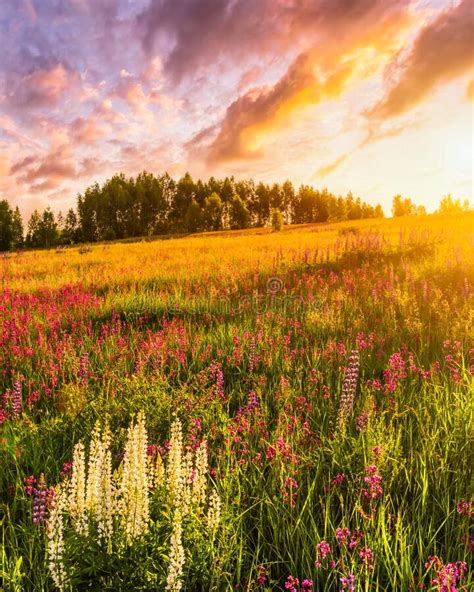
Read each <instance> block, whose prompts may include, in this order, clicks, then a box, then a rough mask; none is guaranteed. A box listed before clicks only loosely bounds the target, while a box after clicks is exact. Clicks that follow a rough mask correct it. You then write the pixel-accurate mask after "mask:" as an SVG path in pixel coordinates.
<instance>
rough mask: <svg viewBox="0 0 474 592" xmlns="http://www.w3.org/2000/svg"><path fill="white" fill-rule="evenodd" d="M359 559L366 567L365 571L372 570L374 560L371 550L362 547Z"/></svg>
mask: <svg viewBox="0 0 474 592" xmlns="http://www.w3.org/2000/svg"><path fill="white" fill-rule="evenodd" d="M359 557H360V559H361V560H362V562H363V564H364V565H365V566H366V567H367V569H369V570H373V569H374V566H373V563H372V562H373V560H374V553H373V551H372V549H370V548H369V547H364V548H363V549H361V550H360V551H359Z"/></svg>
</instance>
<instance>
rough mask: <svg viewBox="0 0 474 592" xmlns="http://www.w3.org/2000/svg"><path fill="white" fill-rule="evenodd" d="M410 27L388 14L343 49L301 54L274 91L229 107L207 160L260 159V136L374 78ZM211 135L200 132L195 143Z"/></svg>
mask: <svg viewBox="0 0 474 592" xmlns="http://www.w3.org/2000/svg"><path fill="white" fill-rule="evenodd" d="M409 23H410V18H409V15H408V13H406V12H404V11H401V12H398V13H390V14H389V15H388V16H387V17H386V18H382V19H381V20H380V21H379V22H376V23H373V25H372V27H367V26H366V28H365V29H364V30H362V29H360V30H359V29H358V30H357V32H356V31H353V32H352V35H348V36H347V46H343V45H342V46H341V45H340V44H337V43H335V44H334V46H330V47H329V48H323V47H321V46H316V47H314V48H312V49H311V50H309V51H307V52H303V53H301V54H300V55H299V56H298V57H297V58H296V59H295V60H294V61H293V63H292V64H291V65H290V67H289V68H288V70H287V72H286V74H285V75H284V76H283V77H282V78H281V79H280V80H279V81H278V82H277V83H276V84H275V85H274V86H273V87H271V88H269V89H268V88H266V89H253V90H251V91H248V92H247V93H245V94H244V95H243V96H241V97H239V98H238V99H237V100H235V101H234V102H233V103H232V104H231V105H230V106H229V107H228V109H227V112H226V114H225V116H224V118H223V120H222V122H221V123H220V125H219V126H218V128H217V135H216V136H215V138H214V140H213V141H212V142H211V144H210V145H209V146H208V162H209V163H217V162H223V161H228V160H233V159H242V158H252V157H258V156H260V155H261V150H260V146H259V140H260V138H261V137H262V136H265V135H266V134H267V133H268V132H270V131H272V130H274V129H278V128H279V127H281V126H282V125H285V124H286V123H287V122H288V121H289V120H290V118H291V116H292V115H293V114H295V113H297V112H300V111H301V110H303V109H304V108H306V107H308V106H311V105H316V104H318V103H321V102H323V101H327V100H330V99H334V98H337V97H339V96H340V95H341V94H342V93H343V92H344V91H345V90H346V89H347V88H348V86H349V84H350V83H351V82H353V81H356V80H363V79H365V78H367V77H369V76H371V75H372V74H374V73H375V72H376V71H377V70H378V69H379V68H380V67H381V64H382V63H383V62H384V61H386V59H387V57H390V56H392V55H393V54H394V53H395V52H396V51H397V50H398V49H399V46H400V43H401V39H402V37H403V34H404V31H405V29H406V28H407V26H408V24H409ZM209 133H210V130H205V131H204V135H203V132H200V134H198V135H196V136H195V140H196V142H197V141H199V140H202V139H203V138H205V137H207V136H209ZM191 145H192V142H191Z"/></svg>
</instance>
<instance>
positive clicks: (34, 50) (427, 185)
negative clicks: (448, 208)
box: [0, 0, 474, 213]
mask: <svg viewBox="0 0 474 592" xmlns="http://www.w3.org/2000/svg"><path fill="white" fill-rule="evenodd" d="M473 10H474V9H473V3H472V0H461V1H459V0H456V1H449V0H411V1H410V0H0V47H1V48H2V52H1V53H2V56H1V59H0V196H1V197H7V198H8V199H9V200H10V201H11V202H12V204H14V205H17V204H18V205H20V207H21V208H22V209H23V211H24V212H25V213H29V212H30V211H31V210H32V209H33V208H34V207H44V206H45V205H46V204H48V205H51V206H52V207H53V209H54V210H56V211H57V210H59V209H63V210H64V209H66V208H67V207H69V206H70V205H72V204H74V202H75V196H76V194H77V192H78V191H81V190H83V189H84V188H85V187H86V186H87V185H88V184H90V183H92V182H94V181H95V180H97V181H99V182H101V181H103V180H104V179H105V178H107V177H108V176H110V175H112V174H113V173H114V172H117V171H124V172H125V173H127V174H135V173H137V172H139V171H140V170H143V169H147V170H149V171H152V172H164V171H165V170H167V171H168V172H169V173H170V174H171V175H173V176H175V177H177V176H179V175H181V174H182V173H184V172H185V171H186V170H189V171H190V172H191V174H192V175H193V176H196V177H208V176H210V175H211V174H212V175H215V176H223V175H230V174H233V175H235V176H236V177H238V178H242V177H250V176H251V177H253V178H254V179H256V180H265V181H284V180H285V179H287V178H289V179H291V180H292V181H293V182H294V183H295V184H296V185H298V184H300V183H312V184H314V185H315V186H318V187H323V186H327V187H328V188H329V189H331V190H333V191H335V192H338V193H339V192H340V193H346V192H347V191H349V190H352V191H353V192H354V193H355V194H358V195H361V196H362V197H364V198H366V199H367V200H369V201H372V202H376V201H380V202H381V203H382V204H383V205H384V207H385V209H386V211H389V204H390V202H391V197H392V196H393V195H394V194H395V193H398V192H400V193H402V194H404V195H407V196H411V197H412V198H414V199H415V200H416V201H418V202H419V203H424V204H425V205H427V206H428V208H430V209H432V208H433V206H434V205H435V204H436V203H437V202H438V200H439V198H440V197H441V196H442V195H443V194H445V193H447V192H451V193H452V194H454V195H455V196H458V197H467V198H471V199H472V156H473V155H472V134H473V99H474V70H473V53H474V46H473V41H472V32H473V26H474V15H473Z"/></svg>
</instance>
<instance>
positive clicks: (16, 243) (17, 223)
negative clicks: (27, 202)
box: [12, 206, 23, 249]
mask: <svg viewBox="0 0 474 592" xmlns="http://www.w3.org/2000/svg"><path fill="white" fill-rule="evenodd" d="M22 246H23V219H22V217H21V214H20V209H19V208H18V206H16V208H15V211H14V212H13V215H12V247H13V248H14V249H20V248H21V247H22Z"/></svg>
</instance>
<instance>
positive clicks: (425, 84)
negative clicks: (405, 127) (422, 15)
mask: <svg viewBox="0 0 474 592" xmlns="http://www.w3.org/2000/svg"><path fill="white" fill-rule="evenodd" d="M473 25H474V10H473V8H472V1H471V0H462V1H461V2H460V3H459V4H458V5H456V6H455V7H453V8H451V9H449V10H446V11H445V12H443V13H442V14H441V15H439V16H438V18H436V19H435V20H434V21H433V22H431V23H430V24H428V25H427V26H426V27H424V28H423V29H422V30H421V32H420V33H419V35H418V36H417V38H416V39H415V41H414V43H413V46H412V48H411V50H410V51H409V52H408V53H407V55H405V56H403V57H402V56H398V57H397V59H396V60H394V62H393V63H392V64H391V65H390V68H389V70H388V74H389V75H390V77H391V78H396V82H395V83H394V84H393V85H392V86H391V88H390V89H389V91H388V93H387V94H386V96H385V97H384V98H383V99H382V100H381V101H380V102H379V103H377V104H376V105H375V106H374V107H373V108H372V109H371V110H370V111H369V112H368V115H369V116H370V117H374V118H379V119H384V118H389V117H395V116H397V115H400V114H402V113H404V112H406V111H408V110H409V109H411V108H412V107H414V106H415V105H417V104H418V103H419V102H420V101H422V100H423V99H424V98H425V97H426V96H428V95H429V94H430V93H431V92H432V91H433V90H434V89H435V88H436V87H437V86H439V85H440V84H443V83H445V82H448V81H450V80H452V79H454V78H456V77H458V76H461V75H464V74H465V73H466V72H468V71H470V70H472V68H473V67H474V60H473V41H472V39H473V37H472V31H473V29H474V27H473Z"/></svg>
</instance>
